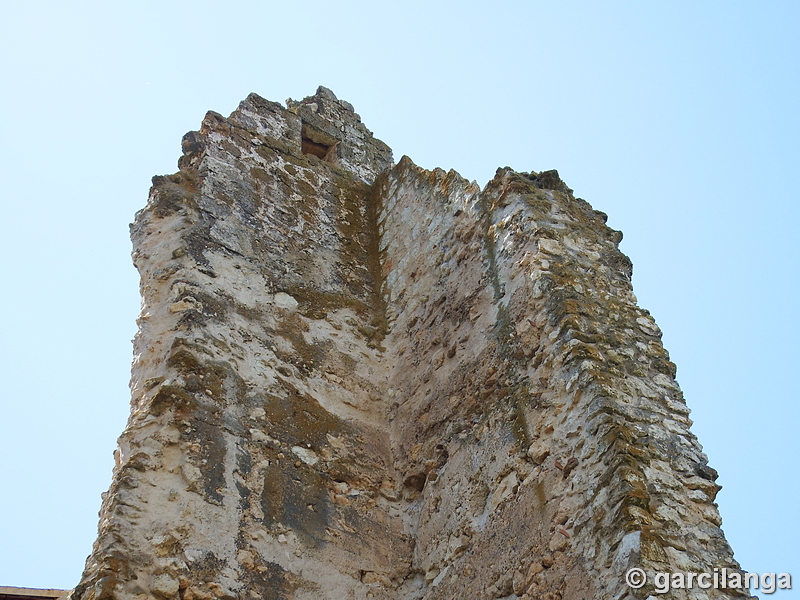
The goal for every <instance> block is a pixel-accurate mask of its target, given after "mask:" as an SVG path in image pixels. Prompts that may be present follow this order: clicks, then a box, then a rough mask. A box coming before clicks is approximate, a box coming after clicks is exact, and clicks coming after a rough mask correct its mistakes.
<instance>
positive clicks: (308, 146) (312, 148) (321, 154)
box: [302, 137, 333, 160]
mask: <svg viewBox="0 0 800 600" xmlns="http://www.w3.org/2000/svg"><path fill="white" fill-rule="evenodd" d="M332 147H333V146H326V145H325V144H319V143H317V142H315V141H314V140H312V139H311V138H307V137H304V138H303V148H302V150H303V154H313V155H314V156H316V157H317V158H321V159H322V160H327V157H328V152H330V151H331V148H332Z"/></svg>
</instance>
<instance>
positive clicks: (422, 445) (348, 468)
mask: <svg viewBox="0 0 800 600" xmlns="http://www.w3.org/2000/svg"><path fill="white" fill-rule="evenodd" d="M183 151H184V155H183V157H182V158H181V159H180V161H179V168H180V170H179V171H178V173H176V174H174V175H170V176H166V177H156V178H154V180H153V187H152V189H151V192H150V198H149V201H148V204H147V206H146V207H145V208H144V209H143V210H142V211H140V212H139V213H138V214H137V216H136V222H135V223H134V224H133V225H132V230H131V231H132V237H133V245H134V252H133V258H134V263H135V265H136V267H137V269H138V270H139V273H140V275H141V293H142V297H143V304H142V306H143V308H142V313H141V316H140V317H139V320H138V323H139V332H138V334H137V336H136V340H135V342H134V345H135V358H134V363H133V376H132V381H131V390H132V407H131V416H130V419H129V422H128V425H127V428H126V430H125V432H124V433H123V434H122V436H121V438H120V441H119V450H118V453H117V466H116V468H115V471H114V477H113V482H112V485H111V488H110V489H109V491H108V493H107V494H106V495H105V496H104V501H103V506H102V509H101V515H100V516H101V519H100V525H99V535H98V539H97V541H96V543H95V546H94V549H93V551H92V554H91V556H90V557H89V558H88V560H87V565H86V570H85V572H84V574H83V578H82V580H81V582H80V584H79V585H78V586H77V587H76V588H75V590H74V592H73V594H72V599H73V600H106V599H109V598H114V599H119V600H145V599H148V598H159V599H161V600H214V599H224V600H229V599H234V598H235V599H242V600H249V599H252V600H256V599H265V600H266V599H269V600H272V599H275V600H278V599H280V600H288V599H298V600H300V599H337V600H338V599H342V600H345V599H354V600H355V599H365V598H376V599H386V600H389V599H392V600H395V599H396V600H412V599H425V600H435V599H436V600H438V599H442V600H449V599H452V598H473V599H476V600H481V599H487V600H488V599H493V598H506V599H509V600H510V599H514V598H522V599H526V600H527V599H545V600H562V599H563V600H581V599H585V600H589V599H595V598H596V599H602V600H618V599H621V598H626V597H628V598H644V597H646V596H647V595H648V594H649V593H651V592H652V591H653V585H652V582H648V583H647V584H646V585H645V586H644V587H642V588H640V589H632V588H630V587H629V586H628V585H627V584H626V581H625V574H626V572H627V571H628V570H629V569H630V568H633V567H639V568H642V569H644V570H645V572H646V573H648V574H651V576H652V573H654V572H656V571H660V572H662V571H685V572H695V573H697V572H713V570H714V569H717V570H722V569H727V570H729V571H731V572H733V571H736V570H737V569H738V565H736V563H735V562H734V560H733V556H732V553H731V550H730V548H729V546H728V544H727V542H726V541H725V538H724V536H723V534H722V531H721V530H720V528H719V526H720V518H719V514H718V512H717V508H716V505H715V504H714V497H715V495H716V493H717V491H718V489H719V487H718V486H717V485H716V484H715V483H714V480H715V479H716V473H715V471H714V470H713V469H711V468H710V467H708V466H707V464H706V463H707V459H706V457H705V455H704V454H703V452H702V450H701V448H700V445H699V444H698V442H697V440H696V439H695V437H694V436H693V435H692V433H691V432H690V430H689V426H690V424H691V421H690V420H689V418H688V413H689V411H688V409H687V408H686V405H685V403H684V400H683V397H682V395H681V392H680V390H679V388H678V386H677V384H676V383H675V379H674V377H675V366H674V365H673V364H672V363H671V362H670V360H669V358H668V355H667V353H666V351H665V350H664V348H663V347H662V345H661V341H660V337H661V333H660V331H659V329H658V327H657V326H656V324H655V323H654V322H653V319H652V318H651V317H650V315H649V314H648V312H647V311H645V310H643V309H641V308H639V307H638V306H637V305H636V300H635V297H634V295H633V293H632V289H631V263H630V261H629V260H628V259H627V258H626V257H625V256H624V255H623V254H622V253H620V251H619V250H618V243H619V241H620V239H621V237H622V235H621V234H620V233H619V232H618V231H614V230H613V229H610V228H608V227H607V226H606V225H605V221H606V216H605V215H604V214H603V213H601V212H598V211H595V210H593V209H592V208H591V206H589V204H587V203H586V202H585V201H583V200H581V199H579V198H575V197H574V196H573V194H572V190H570V189H569V188H568V187H567V186H566V185H565V184H564V183H563V182H562V181H561V180H560V178H559V176H558V174H557V173H556V172H555V171H547V172H543V173H517V172H514V171H512V170H510V169H507V168H506V169H499V170H498V171H497V174H496V176H495V177H494V179H493V180H492V181H490V182H489V183H488V185H487V186H486V187H485V188H484V189H483V190H481V189H480V188H478V187H477V186H476V185H475V184H474V183H470V182H468V181H466V180H465V179H463V178H462V177H461V176H459V175H458V174H457V173H456V172H454V171H450V172H449V173H445V172H444V171H442V170H439V169H437V170H434V171H427V170H425V169H422V168H420V167H417V166H416V165H414V164H413V163H412V162H411V160H409V159H408V158H407V157H404V158H402V159H401V160H400V161H399V162H398V163H397V164H395V163H394V162H393V160H392V154H391V150H390V149H389V148H388V147H387V146H386V145H385V144H383V143H382V142H381V141H379V140H377V139H375V138H374V137H373V136H372V134H371V133H370V131H369V130H367V128H366V127H365V126H364V125H363V124H362V123H361V120H360V118H359V116H358V115H357V114H355V112H354V111H353V107H352V106H351V105H350V104H348V103H347V102H344V101H341V100H338V99H337V98H336V96H334V94H333V93H332V92H330V91H329V90H327V89H325V88H319V89H318V90H317V93H316V94H315V95H314V96H312V97H309V98H306V99H305V100H303V101H302V102H294V101H288V106H287V107H283V106H282V105H280V104H276V103H272V102H268V101H266V100H264V99H263V98H261V97H259V96H257V95H255V94H252V95H250V96H249V97H248V98H247V99H246V100H244V101H243V102H242V103H241V104H240V106H239V108H238V109H237V110H236V111H234V112H233V113H232V114H231V115H230V116H229V117H228V118H224V117H222V116H221V115H219V114H216V113H213V112H212V113H208V114H207V115H206V117H205V119H204V120H203V124H202V127H201V129H200V131H198V132H191V133H189V134H187V135H186V136H185V137H184V139H183ZM743 595H745V596H746V594H744V593H743V592H742V591H737V590H732V589H727V590H726V589H708V590H703V589H694V590H688V591H682V590H676V591H673V592H672V593H671V595H667V596H666V597H671V598H697V599H704V598H735V597H741V596H743Z"/></svg>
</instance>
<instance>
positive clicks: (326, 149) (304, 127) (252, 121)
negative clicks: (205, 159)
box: [179, 86, 394, 183]
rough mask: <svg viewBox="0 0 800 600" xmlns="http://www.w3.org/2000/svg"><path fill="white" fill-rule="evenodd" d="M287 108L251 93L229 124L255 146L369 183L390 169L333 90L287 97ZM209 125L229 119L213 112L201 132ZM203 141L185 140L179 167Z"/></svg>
mask: <svg viewBox="0 0 800 600" xmlns="http://www.w3.org/2000/svg"><path fill="white" fill-rule="evenodd" d="M286 104H287V108H284V107H283V106H282V105H280V104H279V103H277V102H270V101H269V100H266V99H264V98H262V97H261V96H259V95H258V94H250V95H249V96H247V98H245V99H244V100H243V101H242V102H241V103H240V104H239V107H238V108H237V109H236V110H235V111H234V112H233V113H231V115H230V117H228V119H227V121H229V122H230V123H232V124H233V125H238V126H240V127H242V128H244V129H245V130H248V131H249V132H251V133H256V134H258V136H259V137H254V138H253V139H252V140H250V141H251V142H252V143H253V144H254V145H259V144H265V145H268V146H272V147H273V148H275V149H276V150H279V151H281V152H284V153H288V154H295V155H301V154H302V155H304V156H305V157H306V158H310V160H312V161H313V160H319V161H324V162H327V163H330V164H331V165H333V166H334V167H338V168H341V169H344V170H346V171H348V172H350V173H352V174H353V175H355V176H357V177H358V178H359V179H362V180H363V181H365V182H367V183H372V181H374V180H375V177H376V176H377V175H378V174H379V173H380V172H381V171H383V170H385V169H387V168H388V167H390V166H392V164H393V162H394V161H393V159H392V150H391V148H389V146H387V145H386V144H384V143H383V142H382V141H380V140H379V139H377V138H375V137H374V136H373V135H372V132H371V131H370V130H369V129H367V128H366V126H365V125H364V124H363V123H362V122H361V117H360V116H359V115H358V114H357V113H356V112H355V111H354V110H353V106H352V104H350V103H349V102H346V101H344V100H339V99H338V98H337V97H336V95H335V94H334V93H333V92H332V91H331V90H329V89H327V88H325V87H322V86H320V87H319V88H317V92H316V94H314V95H313V96H308V97H306V98H304V99H303V100H300V101H299V102H298V101H295V100H292V99H291V98H289V99H288V100H287V101H286ZM209 120H211V121H225V119H224V117H222V115H220V114H218V113H215V112H213V111H210V112H209V113H208V114H207V115H206V118H205V119H204V120H203V129H201V133H206V132H207V131H208V130H209V129H213V127H212V126H211V123H210V122H209ZM199 143H200V140H199V136H198V135H197V132H189V133H187V134H186V135H185V136H184V138H183V150H184V153H185V154H187V155H189V157H188V158H187V157H184V158H183V159H182V160H181V162H179V166H180V167H181V168H183V167H184V166H186V162H187V161H189V162H191V154H193V153H196V151H197V150H198V149H199V147H198V144H199Z"/></svg>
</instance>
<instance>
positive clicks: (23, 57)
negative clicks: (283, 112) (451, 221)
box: [0, 0, 800, 598]
mask: <svg viewBox="0 0 800 600" xmlns="http://www.w3.org/2000/svg"><path fill="white" fill-rule="evenodd" d="M0 82H2V84H1V85H2V88H0V89H2V93H0V111H1V113H0V114H1V118H0V176H1V177H2V187H0V206H2V221H0V223H2V228H3V234H2V236H0V282H1V283H0V285H2V294H0V382H2V386H0V490H2V494H0V540H2V541H1V542H0V585H15V586H29V587H60V588H70V587H72V586H74V585H75V584H76V583H77V581H78V579H79V577H80V574H81V571H82V568H83V563H84V561H85V558H86V556H87V555H88V554H89V552H90V550H91V545H92V542H93V540H94V537H95V532H96V527H97V511H98V509H99V506H100V494H101V493H102V492H103V491H105V489H106V488H107V487H108V484H109V482H110V476H111V468H112V463H113V460H112V452H113V450H114V448H115V445H116V438H117V436H118V435H119V434H120V433H121V431H122V429H123V427H124V425H125V421H126V418H127V414H128V401H129V394H128V389H127V383H128V378H129V369H130V360H131V346H130V339H131V338H132V337H133V334H134V332H135V323H134V320H135V318H136V315H137V312H138V307H139V294H138V289H137V285H138V276H137V274H136V272H135V270H134V268H133V266H132V265H131V261H130V242H129V239H128V223H129V222H131V221H132V219H133V215H134V213H135V211H136V210H138V209H140V208H142V207H143V206H144V205H145V202H146V200H147V193H148V188H149V185H150V178H151V177H152V176H153V175H156V174H166V173H172V172H174V171H175V170H176V169H177V159H178V157H179V156H180V140H181V136H182V135H183V134H184V133H185V132H187V131H189V130H192V129H197V128H198V127H199V125H200V121H201V119H202V117H203V115H204V114H205V112H206V111H207V110H215V111H217V112H220V113H222V114H225V115H227V114H229V113H230V112H231V111H232V110H233V109H234V108H235V107H236V105H237V104H238V102H239V101H240V100H242V99H243V98H244V97H245V96H246V95H247V94H248V93H249V92H257V93H259V94H260V95H262V96H264V97H266V98H269V99H270V100H276V101H283V100H284V99H285V98H287V97H293V98H302V97H303V96H307V95H310V94H313V93H314V91H315V90H316V87H317V86H318V85H325V86H327V87H329V88H331V89H332V90H334V92H336V94H337V95H338V96H339V97H340V98H343V99H346V100H348V101H350V102H351V103H352V104H353V105H354V106H355V107H356V111H357V112H359V113H360V114H361V116H362V118H363V120H364V122H365V123H366V125H367V126H368V127H369V128H370V129H371V130H372V131H374V132H375V134H376V136H377V137H379V138H380V139H382V140H383V141H385V142H386V143H387V144H389V145H390V146H391V147H392V148H393V149H394V152H395V158H396V159H399V158H400V157H401V156H402V155H403V154H407V155H409V156H410V157H411V158H412V159H413V160H414V161H415V162H416V163H417V164H419V165H421V166H423V167H426V168H433V167H437V166H439V167H443V168H445V169H450V168H454V169H456V170H457V171H459V172H460V173H461V174H462V175H464V176H466V177H468V178H470V179H476V180H478V182H479V183H480V184H481V185H483V184H484V183H486V182H487V181H488V180H489V179H490V178H491V177H492V175H493V173H494V170H495V169H496V168H497V167H501V166H510V167H513V168H515V169H518V170H524V171H529V170H534V171H542V170H547V169H553V168H555V169H558V170H559V172H560V174H561V176H562V177H563V179H564V180H565V181H566V182H567V184H568V185H569V186H570V187H572V188H573V189H574V190H575V194H576V195H577V196H580V197H582V198H585V199H586V200H588V201H589V202H590V203H591V204H592V205H593V206H594V207H595V208H596V209H598V210H602V211H604V212H606V213H608V215H609V225H611V226H612V227H615V228H617V229H621V230H622V231H623V232H624V234H625V239H624V240H623V242H622V249H623V250H624V251H625V252H626V253H627V254H628V255H629V256H630V257H631V259H632V260H633V263H634V287H635V291H636V293H637V296H638V298H639V302H640V304H641V306H643V307H644V308H647V309H649V310H650V311H651V312H652V313H653V315H654V316H655V318H656V321H657V322H658V323H659V325H660V326H661V328H662V329H663V331H664V343H665V345H666V347H667V350H669V352H670V354H671V357H672V359H673V360H674V361H675V362H676V363H677V365H678V381H679V383H680V384H681V386H682V388H683V390H684V392H685V395H686V398H687V402H688V404H689V407H690V408H691V409H692V410H693V413H692V418H693V419H694V421H695V425H694V428H693V429H694V432H695V434H697V436H698V437H699V439H700V442H701V443H702V444H703V446H704V448H705V451H706V453H707V454H708V456H709V458H710V464H711V466H713V467H714V468H716V469H717V470H718V471H719V472H720V479H719V483H721V484H722V485H723V488H724V489H723V490H722V492H721V493H720V494H719V496H718V499H717V500H718V502H719V505H720V511H721V513H722V517H723V520H724V522H723V529H724V531H725V532H726V534H727V537H728V539H729V541H730V543H731V545H732V546H733V548H734V551H735V553H736V557H737V559H738V560H739V561H740V562H741V564H742V565H743V567H744V568H745V569H747V570H750V571H755V572H759V573H761V572H790V573H792V574H793V575H794V577H795V578H796V585H795V587H799V586H800V560H799V559H800V550H799V549H798V542H797V540H798V539H799V538H800V524H799V523H798V521H799V519H798V506H800V505H799V504H798V495H799V493H800V484H798V474H799V471H800V469H798V464H800V451H799V450H798V449H799V448H800V444H799V443H798V436H799V435H800V432H798V416H799V413H800V410H798V388H797V385H796V383H795V379H796V377H797V373H798V367H797V362H798V339H800V326H799V325H798V309H800V306H798V304H799V302H798V292H800V289H798V287H799V285H800V267H798V249H797V243H798V241H799V240H800V236H798V218H800V208H798V191H797V190H798V185H797V181H796V180H797V175H798V170H799V169H798V167H800V117H799V116H798V115H799V114H800V112H799V110H798V107H800V3H798V2H797V1H796V0H787V1H771V0H760V1H758V2H756V1H736V0H726V1H717V0H699V1H698V0H693V1H691V2H689V1H685V0H673V1H672V2H655V1H650V0H631V1H626V2H622V1H615V0H604V1H599V0H598V1H595V2H589V1H584V2H577V1H571V0H559V1H558V2H542V1H535V0H528V1H516V2H515V1H502V0H496V1H495V2H491V3H490V2H481V3H478V2H469V1H460V2H435V1H434V0H430V1H429V2H422V1H418V0H407V1H406V2H393V3H388V2H374V1H373V2H349V1H346V0H341V1H339V2H320V1H307V0H306V1H304V0H299V1H295V2H280V3H278V2H268V1H261V2H256V1H246V0H229V1H228V2H225V3H223V2H208V1H204V0H194V1H192V2H183V1H171V0H160V1H159V2H154V1H151V0H137V1H136V2H115V1H111V2H109V1H106V2H100V1H86V0H74V1H72V2H56V1H45V2H42V1H37V0H29V1H28V2H24V3H22V2H17V3H10V4H8V5H7V6H6V8H5V9H4V10H3V16H2V18H0ZM793 373H794V375H793ZM794 594H797V591H793V592H778V593H777V596H779V597H783V598H789V597H791V596H792V595H794Z"/></svg>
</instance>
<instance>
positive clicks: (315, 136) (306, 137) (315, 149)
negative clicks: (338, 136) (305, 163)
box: [300, 123, 336, 162]
mask: <svg viewBox="0 0 800 600" xmlns="http://www.w3.org/2000/svg"><path fill="white" fill-rule="evenodd" d="M300 143H301V147H300V149H301V150H302V152H303V154H311V155H312V156H316V157H317V158H319V159H321V160H324V161H327V162H333V160H334V158H336V140H335V139H334V138H332V137H331V136H330V135H327V134H325V133H323V132H321V131H317V130H316V129H314V128H312V127H309V126H308V125H306V124H305V123H303V130H302V133H301V142H300Z"/></svg>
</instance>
